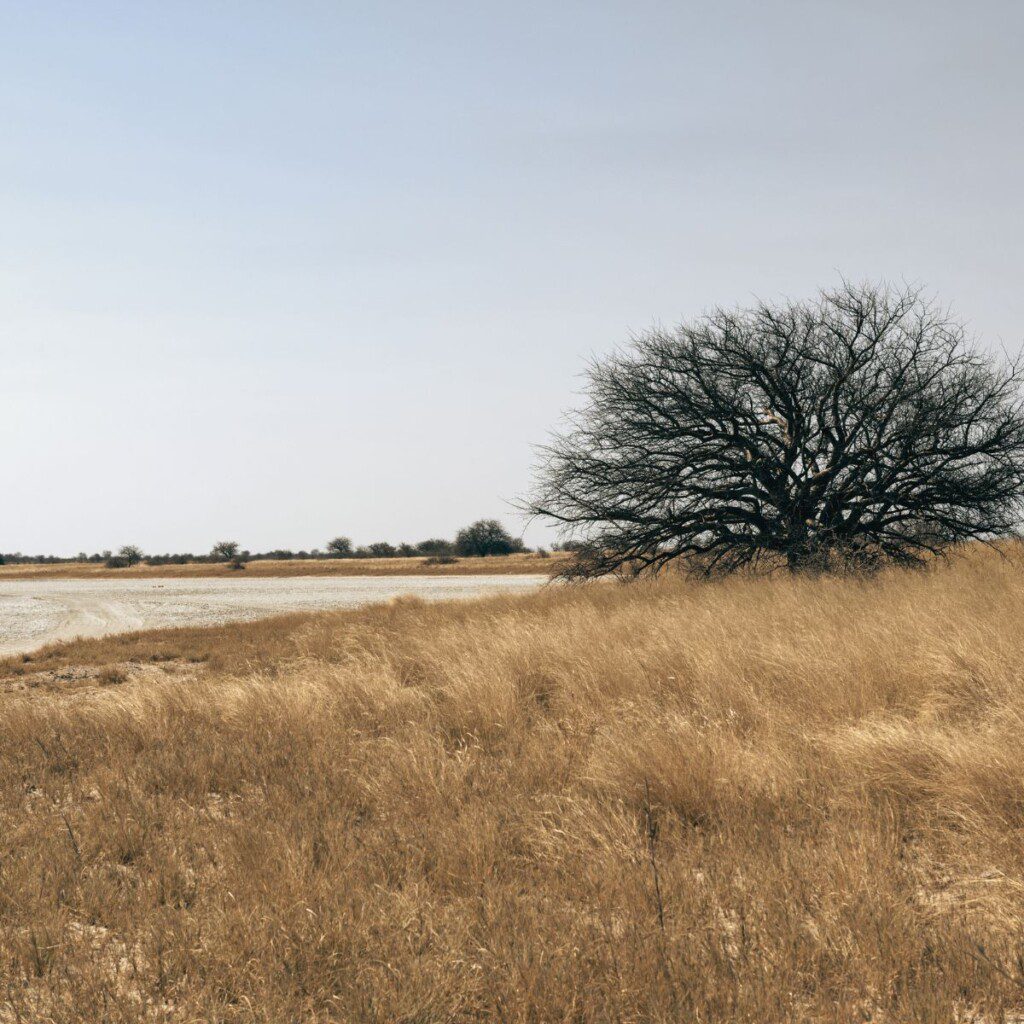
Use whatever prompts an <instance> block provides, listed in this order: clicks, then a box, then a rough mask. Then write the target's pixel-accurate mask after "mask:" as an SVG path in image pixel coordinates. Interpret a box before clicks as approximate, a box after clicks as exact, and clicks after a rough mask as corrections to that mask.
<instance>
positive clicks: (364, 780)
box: [0, 554, 1024, 1024]
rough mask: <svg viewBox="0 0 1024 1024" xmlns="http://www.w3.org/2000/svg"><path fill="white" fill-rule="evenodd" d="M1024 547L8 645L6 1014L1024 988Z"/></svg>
mask: <svg viewBox="0 0 1024 1024" xmlns="http://www.w3.org/2000/svg"><path fill="white" fill-rule="evenodd" d="M1022 651H1024V568H1022V567H1021V565H1020V564H1018V563H1017V562H1015V561H1014V560H1002V559H999V558H997V557H996V556H994V555H987V554H986V555H981V554H979V555H974V556H972V557H971V558H970V559H969V560H966V561H962V562H959V563H956V564H954V565H953V566H951V567H949V568H945V567H940V568H937V569H935V570H934V571H931V572H927V573H918V574H902V573H893V574H891V575H886V576H883V577H881V578H880V579H878V580H875V581H872V582H858V581H852V580H793V579H782V578H779V579H775V580H771V581H767V582H766V581H761V582H754V581H732V582H727V583H720V584H713V585H704V586H700V585H696V584H688V583H685V582H682V581H666V582H662V583H659V584H654V585H643V586H632V587H620V586H599V585H598V586H589V587H584V588H579V589H569V588H551V589H549V590H547V591H545V592H543V593H541V594H539V595H535V596H529V597H525V598H523V597H516V598H506V597H502V598H494V599H488V600H486V601H480V602H475V603H472V604H465V605H458V604H451V605H429V604H421V603H418V602H414V601H409V600H403V601H398V602H395V603H394V604H392V605H389V606H384V607H377V608H372V609H364V610H360V611H355V612H348V613H333V614H327V615H318V616H292V617H288V618H284V619H279V620H273V621H270V622H263V623H250V624H246V625H241V626H231V627H225V628H220V629H216V630H192V631H182V632H178V633H173V632H165V633H154V634H148V635H146V636H143V637H127V638H122V637H118V638H109V639H105V640H100V641H90V642H81V643H78V644H75V645H73V646H70V647H68V648H63V649H58V650H53V651H50V652H48V653H46V654H44V655H41V656H40V657H38V658H34V659H32V660H30V661H27V662H25V661H22V660H18V661H11V662H8V663H6V664H5V665H4V666H3V667H2V669H0V686H2V687H3V688H4V689H5V691H6V692H4V693H2V694H0V702H2V704H0V708H2V713H0V815H2V818H0V977H2V978H3V979H4V981H5V985H4V986H3V988H2V989H0V1020H3V1021H5V1022H6V1021H26V1022H28V1021H31V1022H38V1021H61V1022H63V1021H68V1022H71V1021H104V1022H111V1024H118V1022H136V1021H140V1020H154V1021H159V1020H167V1021H183V1022H184V1021H189V1022H192V1021H240V1022H241V1021H245V1022H249V1021H262V1022H268V1024H269V1022H291V1021H338V1022H341V1021H405V1022H431V1021H483V1020H488V1021H491V1020H493V1021H622V1022H632V1021H666V1022H667V1021H678V1020H693V1021H698V1020H699V1021H723V1020H725V1021H749V1022H758V1024H763V1022H775V1021H851V1022H853V1021H877V1022H883V1021H884V1022H890V1024H891V1022H902V1021H922V1022H931V1021H935V1022H938V1021H943V1022H949V1021H962V1022H968V1021H971V1022H982V1021H985V1022H993V1024H994V1022H997V1021H1001V1020H1016V1019H1019V1018H1017V1017H1014V1016H1013V1014H1014V1013H1015V1012H1017V1008H1018V1007H1020V1006H1022V1005H1024V962H1022V959H1021V958H1022V956H1024V942H1022V936H1021V933H1020V931H1021V925H1020V922H1021V919H1022V913H1024V845H1022V842H1021V840H1022V837H1024V759H1022V758H1021V735H1022V731H1024V687H1022V682H1024V665H1022V658H1021V655H1022Z"/></svg>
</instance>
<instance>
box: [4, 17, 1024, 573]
mask: <svg viewBox="0 0 1024 1024" xmlns="http://www.w3.org/2000/svg"><path fill="white" fill-rule="evenodd" d="M1022 43H1024V4H1020V3H1017V2H1011V0H1005V2H992V0H989V2H984V0H982V2H976V3H973V4H966V3H959V2H958V3H950V2H942V0H930V2H917V0H896V2H892V0H890V2H873V0H850V2H829V0H814V2H806V3H801V2H786V3H782V2H772V0H762V2H758V3H754V2H750V3H741V2H732V3H730V2H715V3H710V2H702V3H658V2H643V0H641V2H637V0H633V2H630V3H625V2H615V3H601V2H594V3H569V2H557V0H556V2H551V0H548V2H545V3H532V2H527V3H490V2H486V0H484V2H480V0H477V2H466V3H443V2H438V3H434V4H428V3H397V2H396V3H388V2H382V3H359V4H356V3H343V2H334V3H327V2H323V3H315V2H301V0H299V2H295V0H292V2H288V3H284V2H275V3H261V2H253V0H249V2H246V3H210V2H206V3H183V2H174V0H164V2H161V3H148V2H139V0H135V2H132V3H121V4H115V3H106V2H102V0H90V2H89V3H81V2H74V3H70V2H69V3H51V2H46V0H41V2H34V3H7V2H0V129H2V132H0V355H2V371H3V393H2V403H0V438H2V440H3V448H2V452H3V465H4V480H5V483H6V488H5V494H4V499H3V501H2V502H0V550H7V551H11V550H16V549H21V550H23V551H32V552H38V551H50V552H58V553H72V552H75V551H78V550H80V549H87V550H90V551H91V550H95V549H102V548H113V547H117V546H119V545H120V544H123V543H126V542H133V543H138V544H141V545H142V546H143V547H145V548H146V549H148V550H151V551H165V550H183V549H185V550H198V551H201V550H206V549H207V548H208V547H209V546H210V544H211V543H212V542H213V541H215V540H217V539H220V538H222V537H230V538H235V539H237V540H239V541H240V542H241V543H242V544H243V546H245V547H249V548H252V549H254V550H255V549H265V548H268V547H275V546H287V547H296V548H298V547H311V546H314V545H322V544H323V543H324V542H325V541H326V540H327V539H328V538H329V537H331V536H333V535H335V534H337V533H347V534H349V535H351V536H352V537H353V538H354V539H355V540H356V541H357V542H367V541H373V540H377V539H382V538H384V539H391V540H399V539H409V540H417V539H421V538H423V537H427V536H430V535H436V534H442V535H447V534H451V533H453V532H454V530H455V529H456V528H457V527H459V526H460V525H463V524H464V523H465V522H467V521H469V520H471V519H474V518H477V517H479V516H486V515H499V516H502V517H503V518H505V520H506V522H507V523H508V525H509V526H511V527H513V528H516V527H517V524H518V520H517V519H516V517H515V516H514V515H513V514H512V513H511V511H510V510H509V509H508V506H507V505H506V504H505V503H506V501H508V500H510V499H514V498H515V497H516V496H517V495H519V494H521V493H522V492H523V491H524V490H525V489H526V488H527V487H528V485H529V479H530V472H529V470H530V465H531V462H532V452H531V444H533V443H536V442H539V441H543V439H544V437H545V435H546V433H547V431H548V430H549V429H550V428H551V427H552V426H554V425H555V424H556V422H557V419H558V416H559V413H560V411H561V410H562V409H563V408H565V407H566V406H567V405H568V404H570V402H571V401H572V393H573V390H574V389H575V388H577V387H578V384H579V379H578V374H579V371H580V370H581V368H582V365H583V362H584V360H585V358H586V357H587V356H588V355H590V354H592V353H600V352H603V351H607V350H608V349H610V348H611V347H613V346H614V345H616V344H617V343H619V342H620V341H622V340H623V339H624V338H625V337H626V336H627V334H628V332H629V331H630V330H631V329H639V328H643V327H645V326H648V325H650V324H651V323H652V322H653V321H655V320H658V321H661V322H666V323H671V322H674V321H677V320H678V319H680V318H682V317H685V316H689V315H693V314H695V313H699V312H700V311H701V310H702V309H704V308H706V307H708V306H709V305H712V304H715V303H733V302H737V301H739V302H742V301H747V300H749V299H750V298H751V297H752V296H754V295H758V296H761V297H766V298H770V297H777V296H782V295H789V296H793V297H798V296H804V295H807V294H809V293H811V292H812V291H813V290H814V289H815V288H816V287H818V286H819V285H823V284H826V285H827V284H831V283H834V281H835V280H836V277H837V274H838V273H839V272H842V273H843V274H845V275H847V276H849V277H853V278H860V277H871V278H878V277H893V278H906V279H908V280H913V281H921V282H924V283H926V284H927V285H928V286H929V287H930V288H931V289H932V290H934V291H935V292H936V293H937V294H938V295H939V296H940V297H941V298H943V299H944V300H946V301H950V302H952V303H953V304H954V305H955V307H956V309H957V310H958V311H959V312H960V313H961V314H962V315H963V316H965V317H966V318H967V319H968V320H969V321H970V323H971V324H972V326H973V327H974V329H975V330H976V331H977V332H978V333H979V334H980V335H981V336H982V337H983V338H984V339H985V341H986V342H987V343H992V344H999V343H1002V344H1005V345H1006V346H1007V347H1009V348H1012V349H1015V350H1016V349H1018V348H1019V347H1020V344H1021V339H1022V337H1024V288H1022V287H1021V284H1020V272H1021V268H1022V256H1024V230H1022V229H1024V223H1022V221H1024V217H1022V203H1021V181H1022V180H1024V166H1022V164H1024V159H1022V158H1024V136H1022V129H1021V111H1022V107H1024V71H1022V62H1021V60H1020V50H1021V46H1022ZM527 536H528V539H530V540H533V541H535V542H536V541H541V540H544V539H545V537H546V534H545V531H544V530H542V529H540V528H539V527H533V528H531V530H530V531H529V533H528V535H527Z"/></svg>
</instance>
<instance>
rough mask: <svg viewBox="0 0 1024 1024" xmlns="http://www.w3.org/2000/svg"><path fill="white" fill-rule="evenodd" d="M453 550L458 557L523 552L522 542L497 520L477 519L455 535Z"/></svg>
mask: <svg viewBox="0 0 1024 1024" xmlns="http://www.w3.org/2000/svg"><path fill="white" fill-rule="evenodd" d="M455 550H456V552H457V553H458V554H460V555H467V556H470V557H473V556H475V557H486V556H488V555H511V554H512V553H513V552H518V551H523V550H524V548H523V542H522V541H521V540H519V539H517V538H515V537H513V536H512V535H511V534H510V533H509V532H508V530H506V529H505V527H504V526H502V525H501V523H499V522H498V520H497V519H478V520H477V521H476V522H475V523H473V524H471V525H470V526H467V527H466V528H465V529H464V530H459V532H458V533H457V534H456V535H455Z"/></svg>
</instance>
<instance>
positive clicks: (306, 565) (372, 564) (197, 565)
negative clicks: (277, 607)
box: [0, 552, 568, 581]
mask: <svg viewBox="0 0 1024 1024" xmlns="http://www.w3.org/2000/svg"><path fill="white" fill-rule="evenodd" d="M567 557H568V556H567V555H564V554H561V553H555V554H552V555H549V556H548V557H542V556H540V555H537V554H535V553H532V552H531V553H526V554H519V555H503V556H501V557H492V558H459V559H457V560H456V561H455V562H453V563H452V564H450V565H438V564H436V563H434V564H431V563H430V562H429V561H428V560H427V559H426V558H290V559H286V560H283V561H276V560H274V559H264V560H261V561H258V562H247V563H246V566H245V569H244V570H243V571H241V572H239V571H238V570H236V569H232V568H231V566H230V565H229V564H228V563H227V562H189V563H187V564H185V565H145V564H140V565H133V566H132V567H131V568H130V569H129V568H125V569H108V568H107V567H106V566H105V565H103V563H102V562H60V563H57V564H56V565H30V564H26V565H0V581H3V580H51V579H52V580H61V579H86V580H92V579H118V580H131V579H154V578H162V577H175V578H177V579H199V578H206V577H219V576H228V577H231V578H233V579H237V578H238V577H250V576H252V577H255V578H257V579H262V578H266V577H268V576H492V575H493V576H504V575H509V574H511V575H517V576H518V575H525V574H529V573H539V574H542V575H546V574H549V573H553V572H557V571H558V570H559V569H560V568H562V566H563V564H564V561H565V559H566V558H567Z"/></svg>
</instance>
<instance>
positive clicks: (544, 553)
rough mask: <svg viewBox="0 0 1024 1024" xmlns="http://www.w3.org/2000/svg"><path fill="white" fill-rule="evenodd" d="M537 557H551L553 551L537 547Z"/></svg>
mask: <svg viewBox="0 0 1024 1024" xmlns="http://www.w3.org/2000/svg"><path fill="white" fill-rule="evenodd" d="M537 557H538V558H550V557H551V553H550V552H549V551H548V549H547V548H537Z"/></svg>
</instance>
